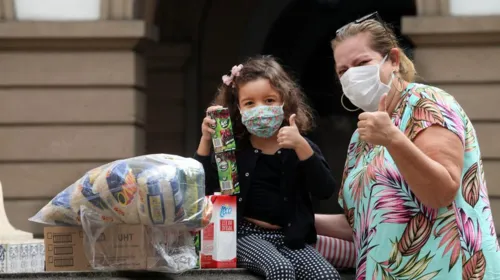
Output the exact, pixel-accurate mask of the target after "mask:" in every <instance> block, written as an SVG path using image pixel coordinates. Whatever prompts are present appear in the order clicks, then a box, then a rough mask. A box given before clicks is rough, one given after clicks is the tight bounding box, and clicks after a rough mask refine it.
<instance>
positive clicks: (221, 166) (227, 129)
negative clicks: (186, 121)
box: [208, 108, 240, 195]
mask: <svg viewBox="0 0 500 280" xmlns="http://www.w3.org/2000/svg"><path fill="white" fill-rule="evenodd" d="M208 115H209V116H210V118H212V119H213V120H215V125H214V126H213V127H212V128H213V129H214V131H215V133H214V134H212V143H213V145H214V151H215V161H216V162H217V171H218V173H219V183H220V189H221V192H222V194H225V195H232V194H238V193H239V192H240V184H239V183H238V169H237V167H236V154H235V151H236V142H235V141H234V135H233V126H232V124H231V118H230V114H229V110H228V109H227V108H221V109H218V110H214V111H210V112H208Z"/></svg>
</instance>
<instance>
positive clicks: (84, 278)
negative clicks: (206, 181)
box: [0, 269, 354, 280]
mask: <svg viewBox="0 0 500 280" xmlns="http://www.w3.org/2000/svg"><path fill="white" fill-rule="evenodd" d="M0 278H1V279H17V280H23V279H58V280H63V279H68V280H69V279H71V280H89V279H96V280H97V279H107V280H119V279H121V280H124V279H148V280H156V279H162V280H195V279H203V280H222V279H224V280H262V279H263V278H260V277H256V276H253V275H251V274H249V273H248V272H247V271H245V270H243V269H230V270H219V269H217V270H215V269H214V270H193V271H189V272H186V273H183V274H178V275H172V274H165V273H156V272H139V271H137V272H136V271H134V272H131V271H121V272H120V271H118V272H78V273H76V272H75V273H70V272H68V273H66V272H65V273H50V272H47V273H21V274H1V273H0ZM342 279H345V280H353V279H354V275H352V274H343V275H342Z"/></svg>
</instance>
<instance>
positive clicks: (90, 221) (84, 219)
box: [30, 154, 211, 272]
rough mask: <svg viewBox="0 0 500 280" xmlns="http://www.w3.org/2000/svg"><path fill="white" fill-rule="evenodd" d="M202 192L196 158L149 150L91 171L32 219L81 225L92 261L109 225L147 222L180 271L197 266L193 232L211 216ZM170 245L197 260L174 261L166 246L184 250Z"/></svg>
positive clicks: (154, 239) (166, 257)
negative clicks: (183, 262)
mask: <svg viewBox="0 0 500 280" xmlns="http://www.w3.org/2000/svg"><path fill="white" fill-rule="evenodd" d="M204 195H205V175H204V170H203V166H202V165H201V164H200V163H199V162H198V161H196V160H194V159H190V158H182V157H179V156H174V155H166V154H154V155H145V156H139V157H134V158H130V159H124V160H118V161H114V162H112V163H109V164H105V165H103V166H100V167H97V168H95V169H92V170H90V171H88V172H87V173H86V174H85V175H84V176H83V177H82V178H80V179H79V180H77V181H76V182H75V183H74V184H72V185H71V186H69V187H67V188H66V189H65V190H64V191H62V192H61V193H59V194H58V195H57V196H56V197H55V198H54V199H52V200H51V201H50V202H49V203H48V204H47V205H46V206H45V207H43V208H42V209H41V210H40V211H39V212H38V213H37V214H36V215H35V216H34V217H32V218H31V219H30V220H31V221H33V222H38V223H44V224H49V225H65V226H68V225H74V226H81V227H83V231H84V233H85V235H86V238H85V240H86V241H87V243H88V244H85V247H86V251H87V256H88V258H89V260H90V261H91V263H92V259H94V258H95V244H96V242H98V241H99V238H102V237H101V235H102V234H103V233H104V232H105V231H106V230H107V228H108V227H110V226H113V225H117V224H128V225H143V226H145V227H147V230H146V232H148V235H149V242H150V243H151V244H152V245H153V247H154V248H155V249H156V251H160V254H159V256H160V257H161V258H163V260H164V261H165V262H164V263H166V269H167V270H169V271H173V272H180V271H183V270H186V269H190V268H193V267H195V265H196V258H197V257H196V253H195V251H194V244H193V241H192V238H191V237H190V233H189V232H190V231H196V230H200V229H202V228H204V227H205V226H206V225H207V224H208V223H209V221H210V219H211V202H210V200H208V199H207V198H205V196H204ZM172 238H174V239H175V240H172ZM167 244H168V246H170V248H165V246H166V245H167ZM172 246H177V247H178V248H184V249H185V248H192V250H180V251H182V254H183V256H181V257H179V258H176V259H184V260H185V259H193V262H190V263H189V264H187V265H182V266H179V265H178V266H176V261H173V260H172V259H169V255H168V254H167V253H165V252H166V251H165V250H166V249H168V250H167V251H168V252H174V251H176V252H180V251H179V250H173V249H175V248H172ZM186 254H188V255H187V256H186ZM93 266H94V267H95V265H93ZM148 268H151V267H148Z"/></svg>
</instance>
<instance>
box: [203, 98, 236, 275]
mask: <svg viewBox="0 0 500 280" xmlns="http://www.w3.org/2000/svg"><path fill="white" fill-rule="evenodd" d="M208 114H209V116H210V117H211V118H212V119H213V120H215V122H216V124H215V126H213V129H214V131H215V133H214V134H213V135H212V143H213V146H214V151H215V159H216V163H217V171H218V175H219V184H220V189H221V192H222V194H221V193H217V194H214V195H212V196H210V197H209V199H210V200H211V201H212V203H213V215H212V220H211V221H210V224H209V225H208V226H207V227H206V228H204V229H203V230H202V231H201V233H200V234H199V236H198V239H197V240H198V242H199V243H198V244H197V247H198V250H199V255H200V264H199V265H200V267H201V268H236V243H237V240H236V227H237V221H236V219H237V215H236V208H237V203H236V196H234V195H236V194H238V193H239V192H240V186H239V183H238V170H237V167H236V154H235V152H236V143H235V140H234V136H233V130H232V125H231V119H230V114H229V110H228V109H227V108H221V109H218V110H215V111H210V112H209V113H208Z"/></svg>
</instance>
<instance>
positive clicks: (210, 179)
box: [193, 139, 219, 195]
mask: <svg viewBox="0 0 500 280" xmlns="http://www.w3.org/2000/svg"><path fill="white" fill-rule="evenodd" d="M211 147H212V142H211V141H205V140H203V139H201V141H200V144H199V146H198V150H197V151H196V153H195V154H194V157H193V158H194V159H195V160H197V161H199V162H200V163H201V164H202V165H203V169H204V170H205V195H211V194H213V193H214V192H216V191H217V190H218V189H219V175H218V173H217V165H216V164H215V160H214V156H213V154H212V153H211Z"/></svg>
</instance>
